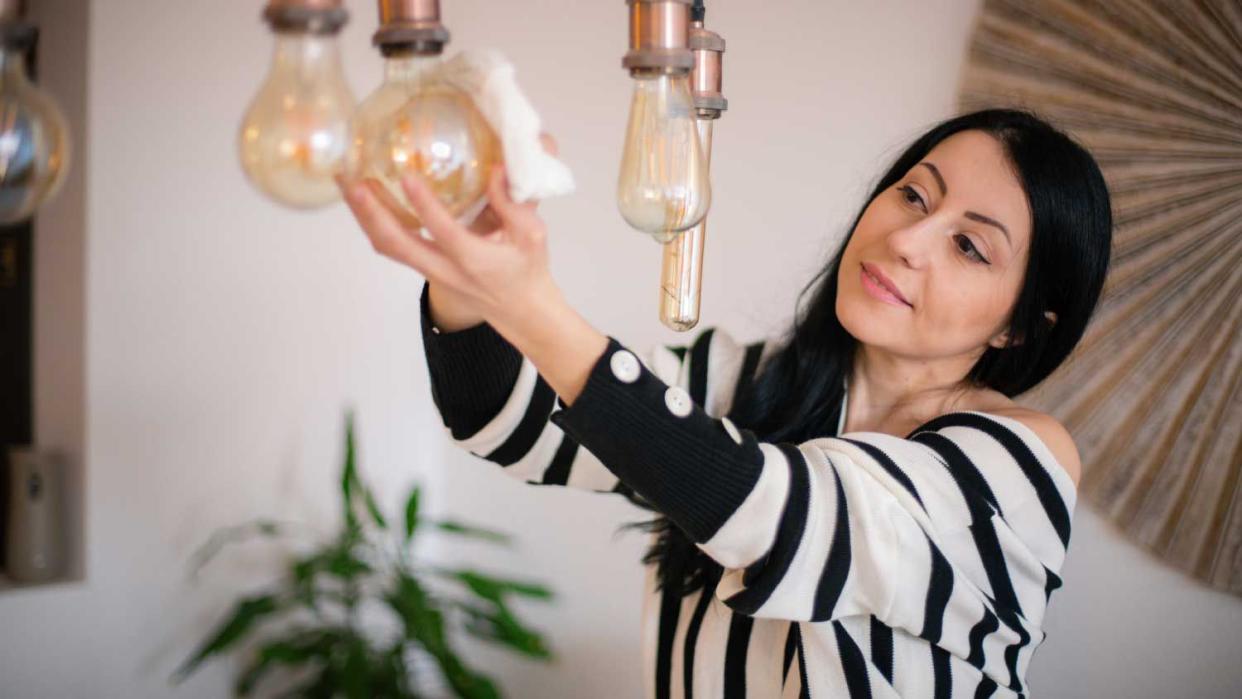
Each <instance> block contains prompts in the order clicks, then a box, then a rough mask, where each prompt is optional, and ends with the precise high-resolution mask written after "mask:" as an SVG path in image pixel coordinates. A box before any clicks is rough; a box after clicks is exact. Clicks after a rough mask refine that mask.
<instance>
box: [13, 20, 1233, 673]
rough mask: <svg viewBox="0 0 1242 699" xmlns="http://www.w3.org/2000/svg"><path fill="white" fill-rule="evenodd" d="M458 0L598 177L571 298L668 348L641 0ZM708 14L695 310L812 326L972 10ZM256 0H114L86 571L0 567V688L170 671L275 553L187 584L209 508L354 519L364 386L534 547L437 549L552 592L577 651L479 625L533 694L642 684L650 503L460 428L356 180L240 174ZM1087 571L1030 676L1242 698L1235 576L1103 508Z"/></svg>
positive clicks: (401, 274)
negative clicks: (432, 385)
mask: <svg viewBox="0 0 1242 699" xmlns="http://www.w3.org/2000/svg"><path fill="white" fill-rule="evenodd" d="M347 5H348V6H349V8H350V10H351V11H352V13H353V21H352V22H351V24H350V25H349V27H348V28H347V29H346V31H345V33H344V35H343V37H342V42H343V44H344V45H345V47H346V51H345V59H346V62H347V64H348V72H349V75H350V78H351V80H352V82H353V85H354V86H355V89H356V91H357V92H358V94H359V96H362V95H363V94H365V93H366V91H368V90H369V89H370V87H372V86H373V85H374V84H375V82H376V81H377V79H378V75H379V71H380V66H379V59H378V57H377V56H376V54H375V53H374V52H373V51H372V50H371V48H370V46H369V35H370V33H371V31H372V30H373V29H374V27H375V24H376V20H375V13H374V7H373V3H372V2H369V1H366V0H352V1H350V2H347ZM444 6H445V20H446V22H447V23H448V24H449V26H450V28H451V30H452V31H453V34H454V46H456V47H467V46H494V47H499V48H502V49H504V50H505V51H506V52H507V53H508V54H509V56H510V57H511V58H512V59H513V60H514V61H515V62H516V64H517V65H518V67H519V79H520V80H521V81H522V83H523V85H524V87H525V88H526V89H527V91H528V93H529V95H530V96H531V98H532V99H533V101H534V102H535V104H536V105H537V106H538V107H539V108H540V110H541V112H542V113H543V115H544V116H545V119H546V122H547V127H548V129H549V130H551V131H552V132H553V133H554V134H555V135H556V136H557V138H558V139H559V140H560V142H561V146H562V153H563V154H564V156H565V158H566V159H567V160H568V161H569V163H570V164H571V165H572V166H573V167H574V169H575V173H576V175H577V177H578V182H579V187H580V191H579V193H578V194H577V195H575V196H574V197H572V198H568V199H564V200H559V201H550V202H547V203H546V204H544V206H543V208H542V211H543V213H544V215H545V218H546V220H547V221H548V224H549V228H550V231H551V246H552V257H553V265H554V267H555V270H554V271H555V274H556V277H557V279H558V280H560V282H561V283H562V285H563V287H564V288H565V290H566V293H567V295H568V297H569V298H570V299H572V300H573V301H574V302H575V303H576V304H577V306H578V308H579V309H580V310H582V311H583V313H584V314H585V315H586V316H587V317H588V318H589V319H590V320H591V321H592V322H593V323H595V325H596V327H598V328H600V329H601V330H603V331H604V332H607V333H609V334H612V335H614V336H617V337H619V338H622V339H623V341H625V342H627V343H628V344H631V345H632V346H635V347H639V348H641V347H647V346H649V345H650V344H651V343H654V342H656V341H677V340H678V339H679V336H677V335H676V334H674V333H671V332H668V331H664V330H662V329H661V326H660V325H659V323H658V321H657V319H656V309H655V299H656V293H655V288H656V282H657V276H658V264H659V257H658V256H659V248H658V247H657V246H656V245H655V244H654V243H652V242H651V241H650V240H648V239H646V238H644V237H643V236H641V235H639V234H637V233H634V232H632V231H630V230H628V229H627V228H626V227H625V225H624V224H623V222H622V221H621V220H620V217H619V216H618V215H617V213H616V208H615V204H614V203H613V183H614V177H615V172H616V166H617V157H618V154H619V149H620V145H621V138H622V131H623V126H624V120H625V116H626V108H627V105H628V99H629V95H628V91H629V83H628V81H627V78H626V76H625V74H624V72H623V71H622V70H621V68H620V57H621V54H622V53H623V52H624V41H625V29H624V24H623V23H624V18H625V14H624V9H623V5H622V3H621V2H620V0H610V1H609V2H590V3H586V2H575V1H573V0H531V1H529V2H521V3H517V2H503V3H502V2H495V1H492V2H484V0H446V1H445V2H444ZM709 6H710V7H711V8H712V15H711V16H710V19H711V23H712V25H713V26H714V27H715V28H716V29H717V30H718V31H720V32H721V33H722V34H723V35H724V36H725V37H726V39H727V40H728V42H729V51H728V53H727V55H726V84H725V90H726V94H727V96H728V97H729V99H730V103H731V109H730V111H729V112H728V114H727V115H726V117H725V118H724V120H723V121H722V122H721V123H720V124H719V125H718V128H717V137H716V146H715V151H714V157H713V166H714V173H713V176H714V185H715V188H716V190H715V191H716V193H717V198H716V203H715V207H714V209H713V215H712V221H713V223H712V228H711V231H710V234H709V236H708V244H707V245H708V252H707V261H706V265H707V266H706V279H705V282H704V290H703V292H704V299H705V301H704V311H703V321H702V322H703V324H704V325H713V324H719V325H724V326H726V327H728V328H729V329H730V330H731V331H732V332H734V333H735V334H737V335H738V336H740V337H743V338H757V337H759V336H761V335H764V334H767V333H770V332H775V331H776V329H777V328H778V326H780V325H782V324H783V323H784V322H786V321H787V320H788V319H789V316H790V313H791V311H792V305H793V301H794V298H795V296H796V294H797V292H798V290H799V289H800V288H801V286H802V284H803V283H805V281H806V280H807V279H809V278H810V276H811V275H812V274H813V273H814V271H815V269H816V268H817V266H818V265H819V264H820V263H821V262H822V259H823V257H824V255H825V254H826V253H827V251H828V250H829V248H830V247H831V246H832V245H833V244H834V243H835V242H836V241H837V240H838V239H839V236H840V235H841V234H842V233H843V231H842V230H841V228H842V226H844V225H846V224H847V223H848V221H849V219H850V218H851V215H852V214H853V213H854V210H855V208H856V207H857V206H858V205H859V204H860V198H861V197H862V196H863V194H864V192H865V190H866V189H867V187H868V185H870V183H871V182H872V181H873V180H874V179H875V178H876V177H878V175H879V174H880V170H881V168H882V167H883V166H884V165H885V164H886V163H887V161H888V160H889V159H890V158H891V157H892V156H893V155H895V153H896V152H897V150H898V149H899V148H900V147H901V146H902V145H904V143H905V142H906V141H908V140H909V139H911V138H912V137H913V136H915V135H916V134H917V133H918V132H920V131H921V130H922V129H923V128H925V127H926V126H927V125H929V124H930V123H931V122H932V121H934V120H936V119H939V118H942V117H944V116H946V115H947V114H948V113H949V112H950V110H951V109H952V104H953V100H954V91H955V88H956V81H957V74H958V69H959V66H960V64H961V61H962V59H963V57H964V49H965V45H966V43H965V42H966V38H967V36H968V34H969V30H970V23H971V19H972V17H973V15H974V13H975V12H976V10H977V6H978V3H977V2H951V1H948V0H941V1H940V2H934V3H914V2H907V3H896V2H885V3H856V2H844V1H834V2H823V1H822V0H799V1H793V0H787V1H780V2H765V3H754V2H741V1H740V0H713V2H711V3H709ZM259 7H260V3H259V2H258V1H257V0H256V1H254V2H240V1H238V0H229V1H227V2H195V3H191V2H177V3H170V2H159V1H157V0H107V2H95V3H91V15H90V43H89V51H90V54H89V55H90V62H89V75H88V87H89V109H90V111H89V122H88V131H89V142H88V143H87V144H86V148H87V149H88V151H89V152H88V159H87V168H88V169H87V171H86V177H87V187H88V189H87V202H88V206H87V215H86V223H87V239H88V249H87V258H86V265H87V280H86V294H87V296H86V298H87V308H86V323H87V331H86V342H85V357H86V377H87V398H86V401H87V402H86V420H87V427H86V434H87V440H86V443H85V448H84V453H83V455H82V456H83V457H84V463H85V470H86V493H85V500H86V516H85V550H86V561H85V574H86V578H85V581H84V582H81V583H77V584H70V585H61V586H54V587H50V588H46V589H33V590H17V591H6V592H2V593H0V696H2V697H6V698H7V697H22V698H24V697H76V696H88V695H89V696H95V695H104V696H130V697H163V696H168V695H169V694H170V693H171V690H170V689H169V688H168V687H167V686H166V685H165V678H166V677H167V675H168V673H169V672H170V671H171V670H172V669H173V667H174V666H175V664H176V662H177V661H178V660H179V659H180V658H181V657H182V656H183V655H184V654H185V653H186V652H187V651H188V650H189V648H190V647H191V645H192V644H193V642H194V641H195V640H197V638H198V637H199V635H200V634H201V633H202V632H203V629H204V626H205V625H206V624H208V623H210V622H211V621H213V620H214V619H215V618H216V617H217V616H218V615H219V614H220V613H221V612H222V611H223V609H224V606H225V604H226V603H227V602H228V601H229V600H231V599H232V594H233V591H234V590H236V589H239V587H241V586H253V585H256V584H258V583H261V582H263V581H264V580H265V579H266V578H265V577H264V573H265V572H267V571H268V569H269V566H267V565H265V563H264V556H263V553H264V551H263V550H262V549H258V548H255V549H251V550H248V551H246V552H244V554H243V555H240V556H239V557H237V558H236V559H232V561H231V562H229V561H221V563H222V565H220V566H218V567H216V568H214V569H209V571H208V575H206V577H205V579H204V580H203V581H202V582H200V583H199V584H191V583H190V582H188V581H187V579H186V574H185V572H186V567H185V564H186V560H187V557H188V556H189V554H190V553H191V551H192V550H193V549H194V547H195V546H196V545H197V544H198V543H200V542H201V541H202V539H203V538H204V537H205V535H206V534H207V533H208V532H209V531H210V530H211V529H213V528H215V527H217V526H221V525H226V524H232V523H235V522H239V521H242V520H245V519H247V518H249V517H253V516H259V515H275V516H290V517H293V516H298V517H305V518H310V519H312V520H313V521H317V522H320V523H321V524H322V525H323V526H325V527H328V526H330V525H331V524H332V522H333V518H334V517H335V510H334V505H335V501H334V499H333V498H334V495H333V491H332V485H333V484H332V480H333V478H334V476H335V474H336V472H337V468H338V460H339V457H340V438H341V414H342V410H343V408H344V406H345V405H346V404H347V403H350V404H353V405H355V406H356V407H357V410H358V417H359V420H360V442H361V452H362V458H363V468H364V469H365V472H366V473H367V474H368V475H369V476H370V477H371V478H372V480H374V481H375V482H376V483H377V484H379V485H380V486H382V493H383V495H384V499H385V502H386V504H387V505H389V506H395V505H396V499H397V498H399V497H400V495H401V494H402V493H403V492H404V490H405V488H406V487H407V486H408V485H409V484H410V483H411V482H413V481H414V480H416V479H417V480H420V481H422V482H423V483H425V484H426V485H427V487H428V488H429V491H430V496H431V500H432V502H431V506H432V507H434V508H435V509H437V510H440V511H443V512H452V513H453V514H454V515H456V516H459V517H461V518H463V519H467V520H471V521H475V522H478V523H480V524H485V525H490V526H495V527H501V528H504V529H506V530H508V531H511V532H513V533H514V534H515V535H516V536H517V537H518V540H519V541H520V544H521V546H520V548H519V549H518V550H516V551H513V552H505V553H489V552H488V551H487V550H486V549H476V548H471V549H460V550H447V549H442V550H441V552H440V554H442V555H445V556H450V555H452V556H456V557H461V558H470V559H471V560H473V561H475V562H476V563H478V564H479V565H480V566H486V567H489V568H492V569H495V570H498V571H509V572H520V573H522V574H524V575H527V576H530V577H534V578H538V579H541V580H544V581H547V582H549V583H551V584H553V585H554V586H555V587H556V588H557V589H558V590H559V591H560V592H561V596H560V599H559V601H558V603H557V604H556V605H555V606H552V607H545V606H542V605H533V604H532V605H525V606H523V607H522V609H523V611H524V612H526V613H527V615H528V616H529V618H531V619H532V620H534V621H535V622H536V623H537V624H538V625H539V626H540V627H542V628H544V629H546V630H547V631H548V633H549V635H550V638H551V640H552V642H553V644H554V646H555V647H556V648H557V649H558V650H559V651H560V653H561V660H560V662H559V663H558V664H557V665H555V666H553V667H545V666H543V665H540V664H537V663H529V662H524V661H520V660H514V659H511V658H509V657H508V656H507V655H506V654H503V653H498V652H495V651H492V650H490V649H484V648H475V649H474V650H475V652H476V655H475V657H476V658H477V659H478V660H479V661H480V662H484V661H485V662H487V663H488V664H489V667H490V668H491V671H492V672H493V673H494V674H495V675H497V676H498V677H499V678H500V679H501V683H502V686H504V687H505V688H506V689H507V690H508V693H509V695H511V696H516V697H533V696H539V697H582V696H609V697H613V696H615V697H632V696H638V695H639V694H640V687H641V685H640V681H641V680H640V677H639V675H638V667H639V656H638V642H637V639H638V625H637V623H638V622H637V617H638V609H639V603H640V598H639V591H640V583H641V580H642V572H641V570H640V568H639V565H638V563H637V560H638V558H639V555H640V554H641V551H642V548H643V543H644V542H643V541H642V539H641V537H640V536H639V535H637V534H629V535H627V536H625V537H623V538H620V539H615V538H614V537H613V535H612V533H613V530H614V529H615V528H616V526H617V525H619V524H620V523H622V522H625V521H631V520H633V519H635V518H637V517H639V516H640V515H641V514H642V513H641V512H639V511H638V510H635V509H633V508H631V507H630V506H628V505H627V504H626V503H624V502H623V501H621V500H620V499H619V498H615V497H609V496H602V495H595V494H590V493H580V492H566V491H559V490H558V489H551V488H533V487H527V486H524V485H522V484H520V483H517V482H514V481H511V480H509V479H507V478H505V477H503V476H501V475H500V474H498V473H495V472H494V471H493V468H492V467H491V466H490V465H489V464H486V463H484V462H481V461H479V460H476V459H473V458H472V457H469V456H468V455H465V454H463V453H459V452H456V451H451V450H449V449H447V448H446V445H445V442H444V439H443V437H442V436H441V432H440V425H439V422H438V416H437V415H436V413H435V412H434V408H433V406H432V403H431V400H430V397H429V392H428V387H427V378H426V369H425V365H424V363H423V359H422V356H421V353H420V352H421V345H420V340H419V336H418V330H417V311H418V308H417V301H418V298H417V292H418V289H419V288H420V286H421V283H422V280H421V279H420V278H419V277H418V276H417V274H415V273H414V272H412V271H410V270H408V269H404V268H400V267H398V266H397V265H395V264H393V263H390V262H388V261H387V260H384V259H382V258H379V257H378V256H376V255H375V254H374V253H373V252H372V251H371V249H370V247H369V246H368V245H367V243H366V241H365V238H364V237H363V236H362V234H361V233H360V232H359V231H358V230H357V229H356V227H355V226H354V224H353V222H352V221H351V219H350V218H349V217H348V214H347V212H346V210H345V208H344V207H343V206H337V207H335V208H332V209H330V210H328V211H325V212H321V213H317V214H298V213H293V212H289V211H285V210H283V209H279V208H277V207H275V206H273V205H271V204H269V203H267V202H266V201H264V200H263V199H262V198H260V197H259V196H258V195H257V194H256V193H255V192H254V191H252V190H251V189H250V188H249V187H248V186H247V185H246V183H245V181H244V180H243V177H242V175H241V173H240V170H239V169H238V166H237V163H236V158H235V155H234V142H233V139H234V131H235V129H236V126H237V122H238V119H239V117H240V115H241V112H242V110H243V109H244V107H245V105H246V102H247V101H248V99H249V98H250V96H251V94H252V93H253V91H254V90H255V89H256V88H257V86H258V83H259V80H260V78H261V74H262V72H263V70H264V65H265V63H266V62H267V60H268V57H269V56H268V54H269V51H270V41H269V39H268V37H267V35H266V34H265V32H264V29H263V27H262V26H261V25H260V23H259V21H258V14H259ZM55 29H56V27H55V25H54V24H52V23H49V24H47V25H46V27H45V33H52V32H54V31H55ZM603 260H607V264H603V263H602V261H603ZM726 278H728V279H730V280H731V281H728V282H726ZM48 429H51V428H50V427H49V428H48ZM41 434H50V433H42V432H41ZM1065 578H1066V588H1065V589H1063V590H1061V591H1059V592H1058V593H1056V595H1055V596H1054V598H1053V603H1052V609H1051V616H1050V617H1049V622H1048V631H1049V639H1048V641H1047V642H1046V644H1045V645H1044V646H1043V647H1042V648H1041V649H1040V650H1039V652H1038V653H1037V656H1036V660H1035V662H1034V665H1033V668H1032V675H1031V678H1030V680H1031V682H1032V684H1033V686H1034V687H1035V689H1036V691H1037V693H1038V694H1039V695H1042V696H1048V697H1102V696H1109V697H1111V696H1126V697H1170V696H1179V697H1181V696H1185V697H1226V696H1237V695H1238V694H1239V693H1242V669H1240V668H1239V666H1238V663H1237V658H1238V648H1239V645H1238V639H1239V638H1242V634H1240V633H1239V632H1240V631H1242V604H1240V603H1239V601H1238V600H1237V599H1234V598H1229V597H1225V596H1222V595H1219V594H1216V593H1213V592H1210V591H1206V590H1204V589H1201V588H1200V587H1198V586H1197V585H1195V584H1194V583H1191V582H1188V581H1186V580H1184V579H1182V578H1181V577H1180V576H1179V575H1177V574H1175V573H1171V572H1169V571H1167V570H1165V569H1163V568H1162V567H1160V566H1159V565H1158V564H1156V563H1154V562H1152V561H1150V560H1148V559H1147V558H1146V556H1145V555H1144V554H1142V553H1140V552H1138V551H1136V550H1134V549H1132V548H1131V547H1130V546H1129V545H1127V544H1125V543H1124V542H1121V541H1120V540H1119V539H1118V538H1117V537H1116V536H1114V535H1113V534H1112V533H1111V532H1110V530H1109V529H1108V527H1107V526H1106V525H1104V524H1103V523H1101V522H1100V521H1099V520H1098V518H1096V517H1095V516H1094V515H1093V514H1091V513H1090V512H1089V511H1088V510H1087V508H1086V507H1085V506H1084V507H1080V508H1079V510H1078V512H1077V518H1076V530H1075V538H1074V540H1073V544H1072V550H1071V556H1070V560H1069V563H1068V565H1067V569H1066V572H1065ZM231 670H232V668H231V667H230V666H228V665H227V664H224V663H220V664H217V665H213V666H208V667H207V668H206V669H204V671H203V672H202V673H201V674H200V675H196V676H195V677H194V678H193V679H192V680H191V681H190V682H188V683H187V684H186V685H184V686H183V687H181V688H180V689H178V690H177V691H176V694H175V695H176V696H185V697H204V698H206V697H219V696H226V695H227V694H228V691H229V686H230V683H229V680H230V672H231Z"/></svg>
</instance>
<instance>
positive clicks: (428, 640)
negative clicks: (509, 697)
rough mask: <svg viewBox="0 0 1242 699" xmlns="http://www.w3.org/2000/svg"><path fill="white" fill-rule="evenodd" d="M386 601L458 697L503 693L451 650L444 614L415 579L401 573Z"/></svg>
mask: <svg viewBox="0 0 1242 699" xmlns="http://www.w3.org/2000/svg"><path fill="white" fill-rule="evenodd" d="M385 599H386V600H387V601H388V603H389V605H390V606H391V607H392V609H393V611H395V612H396V613H397V616H398V617H400V619H401V621H402V624H403V625H404V627H405V634H406V638H408V639H410V640H413V641H417V642H418V644H419V645H421V646H422V647H423V648H424V649H426V650H427V652H428V653H430V654H431V656H432V657H433V658H435V660H436V663H437V664H438V665H439V667H440V672H441V673H442V674H443V675H444V679H445V681H446V682H448V684H449V686H450V687H452V688H453V690H454V691H455V692H456V693H457V695H458V696H460V697H468V698H469V699H498V698H499V696H500V693H499V691H497V689H496V687H495V685H494V684H492V682H491V680H490V679H488V678H487V677H486V676H484V675H482V674H479V673H477V672H474V671H472V670H470V669H469V668H468V667H466V665H465V663H463V662H462V661H461V659H460V658H458V657H457V654H456V653H454V652H453V650H452V649H451V648H450V647H449V644H448V640H447V639H446V637H445V634H444V631H445V626H444V614H443V612H442V611H441V610H440V609H439V608H438V607H437V606H436V603H435V602H434V600H433V599H432V598H431V597H430V596H429V595H428V594H427V592H426V590H424V589H423V586H422V584H421V583H419V582H418V580H417V579H416V578H414V576H412V575H408V574H406V573H398V575H397V582H396V585H395V586H394V587H393V588H392V589H391V590H390V591H389V592H388V593H387V594H386V595H385Z"/></svg>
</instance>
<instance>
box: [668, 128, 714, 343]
mask: <svg viewBox="0 0 1242 699" xmlns="http://www.w3.org/2000/svg"><path fill="white" fill-rule="evenodd" d="M715 123H716V121H715V120H714V119H699V120H698V129H699V137H700V139H701V142H702V145H703V157H704V158H705V159H706V160H707V162H708V164H709V165H710V163H711V157H712V125H713V124H715ZM706 238H707V218H706V217H704V218H703V220H702V221H699V222H698V223H697V224H695V225H693V226H691V227H690V229H689V230H687V231H685V232H684V233H682V234H681V235H678V236H676V237H675V238H673V240H671V241H669V242H667V243H665V244H664V260H663V263H662V265H661V267H660V322H661V323H663V324H664V325H665V326H667V327H669V328H672V329H673V330H676V331H678V332H685V331H687V330H689V329H691V328H693V327H694V326H695V325H698V323H699V306H700V303H699V302H700V300H701V298H702V287H703V243H704V242H705V240H706Z"/></svg>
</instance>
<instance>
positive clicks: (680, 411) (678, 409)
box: [664, 386, 694, 417]
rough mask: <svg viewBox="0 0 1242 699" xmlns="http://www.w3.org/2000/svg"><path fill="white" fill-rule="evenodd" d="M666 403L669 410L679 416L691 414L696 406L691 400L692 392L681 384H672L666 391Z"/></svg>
mask: <svg viewBox="0 0 1242 699" xmlns="http://www.w3.org/2000/svg"><path fill="white" fill-rule="evenodd" d="M664 404H665V405H666V406H668V410H669V412H671V413H672V414H674V415H676V416H677V417H685V416H687V415H689V414H690V413H691V412H692V410H693V407H694V404H693V402H692V401H691V400H690V394H689V393H686V391H685V389H683V388H681V387H680V386H670V387H669V389H668V390H667V391H665V392H664Z"/></svg>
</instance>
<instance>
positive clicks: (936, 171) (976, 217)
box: [919, 160, 1013, 247]
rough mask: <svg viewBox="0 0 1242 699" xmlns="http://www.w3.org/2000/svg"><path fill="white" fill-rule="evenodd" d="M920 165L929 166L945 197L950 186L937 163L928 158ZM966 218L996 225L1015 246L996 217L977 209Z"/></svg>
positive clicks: (1006, 230) (969, 212)
mask: <svg viewBox="0 0 1242 699" xmlns="http://www.w3.org/2000/svg"><path fill="white" fill-rule="evenodd" d="M919 165H924V166H926V167H927V169H928V170H931V174H932V177H935V178H936V186H938V187H940V196H942V197H943V196H945V195H946V194H948V193H949V187H948V185H946V184H945V183H944V177H942V176H941V175H940V170H939V169H938V168H937V167H936V166H935V165H933V164H931V163H930V162H928V161H926V160H924V161H923V162H921V163H919ZM966 218H968V219H971V220H972V221H978V222H979V223H986V224H989V225H992V226H996V227H997V228H999V229H1000V231H1001V233H1004V234H1005V240H1006V241H1008V243H1009V245H1010V247H1012V246H1013V240H1011V239H1010V238H1009V229H1008V228H1005V225H1004V224H1003V223H1001V222H1000V221H997V220H996V219H994V218H989V217H987V216H984V215H983V214H981V213H978V212H975V211H967V212H966Z"/></svg>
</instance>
